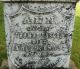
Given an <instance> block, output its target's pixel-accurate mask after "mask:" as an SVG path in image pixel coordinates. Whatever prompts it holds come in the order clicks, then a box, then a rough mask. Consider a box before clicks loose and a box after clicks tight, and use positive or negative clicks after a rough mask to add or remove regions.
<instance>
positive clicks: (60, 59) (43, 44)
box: [4, 0, 76, 69]
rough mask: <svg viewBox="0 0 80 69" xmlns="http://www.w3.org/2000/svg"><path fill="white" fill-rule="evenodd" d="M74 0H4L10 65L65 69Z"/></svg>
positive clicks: (26, 68) (13, 68)
mask: <svg viewBox="0 0 80 69" xmlns="http://www.w3.org/2000/svg"><path fill="white" fill-rule="evenodd" d="M75 6H76V0H67V1H66V0H47V1H41V0H30V1H29V0H28V1H27V0H17V1H16V0H4V21H5V32H6V42H7V52H8V62H9V68H10V69H48V68H50V69H68V68H69V62H70V54H71V47H72V32H73V28H74V13H75Z"/></svg>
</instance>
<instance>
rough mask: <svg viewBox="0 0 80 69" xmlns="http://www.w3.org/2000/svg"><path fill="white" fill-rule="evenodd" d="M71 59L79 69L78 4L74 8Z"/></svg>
mask: <svg viewBox="0 0 80 69" xmlns="http://www.w3.org/2000/svg"><path fill="white" fill-rule="evenodd" d="M71 59H72V60H73V61H74V62H75V64H76V66H77V68H78V69H80V2H79V3H77V6H76V15H75V27H74V33H73V47H72V55H71Z"/></svg>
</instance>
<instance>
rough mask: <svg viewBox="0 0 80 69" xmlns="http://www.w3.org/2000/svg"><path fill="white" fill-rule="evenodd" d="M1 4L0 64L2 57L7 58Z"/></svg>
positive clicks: (0, 4) (0, 7) (0, 6)
mask: <svg viewBox="0 0 80 69" xmlns="http://www.w3.org/2000/svg"><path fill="white" fill-rule="evenodd" d="M2 6H3V4H2V3H0V64H1V62H2V60H3V59H6V58H7V55H6V45H5V33H4V32H5V31H4V22H3V13H2V12H3V9H2Z"/></svg>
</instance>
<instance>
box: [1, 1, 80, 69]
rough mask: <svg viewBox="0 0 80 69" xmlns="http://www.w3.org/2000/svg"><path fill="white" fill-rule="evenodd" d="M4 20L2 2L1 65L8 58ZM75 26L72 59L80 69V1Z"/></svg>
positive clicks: (77, 6)
mask: <svg viewBox="0 0 80 69" xmlns="http://www.w3.org/2000/svg"><path fill="white" fill-rule="evenodd" d="M3 21H4V20H3V4H2V3H0V65H1V62H2V60H4V59H7V54H6V42H5V41H6V40H5V30H4V22H3ZM74 28H75V29H74V33H73V47H72V55H71V59H72V60H73V61H74V62H75V64H76V66H77V68H78V69H80V2H79V3H77V5H76V14H75V26H74Z"/></svg>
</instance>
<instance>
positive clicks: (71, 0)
mask: <svg viewBox="0 0 80 69" xmlns="http://www.w3.org/2000/svg"><path fill="white" fill-rule="evenodd" d="M2 1H3V2H29V1H30V2H31V1H33V2H34V1H37V2H45V1H48V2H68V3H70V2H74V3H76V2H77V1H79V0H2Z"/></svg>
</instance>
